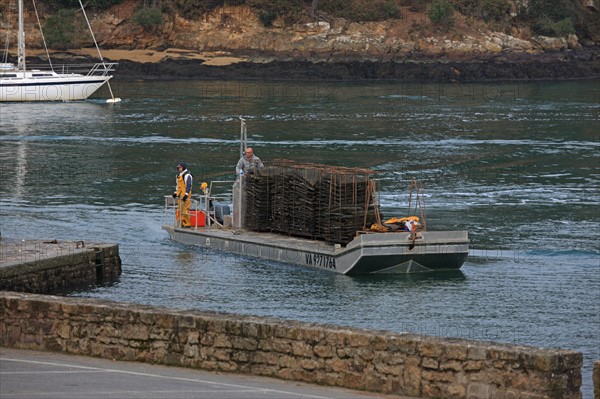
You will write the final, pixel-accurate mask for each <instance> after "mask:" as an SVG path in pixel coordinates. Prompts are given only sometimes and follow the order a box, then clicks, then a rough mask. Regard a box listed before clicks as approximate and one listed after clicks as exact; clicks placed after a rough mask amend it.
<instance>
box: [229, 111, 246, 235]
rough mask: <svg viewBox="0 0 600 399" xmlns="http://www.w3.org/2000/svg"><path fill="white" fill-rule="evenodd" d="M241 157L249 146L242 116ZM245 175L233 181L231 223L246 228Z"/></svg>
mask: <svg viewBox="0 0 600 399" xmlns="http://www.w3.org/2000/svg"><path fill="white" fill-rule="evenodd" d="M240 123H241V126H240V157H243V156H244V154H245V153H246V147H247V146H248V131H247V130H246V120H245V119H244V118H242V117H241V116H240ZM244 183H245V180H244V177H243V176H239V175H238V176H236V177H235V183H233V215H232V218H231V224H232V225H233V228H235V229H243V228H244V216H245V214H246V201H245V200H244V199H245V196H244V189H245V187H244Z"/></svg>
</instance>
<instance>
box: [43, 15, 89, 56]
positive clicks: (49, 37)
mask: <svg viewBox="0 0 600 399" xmlns="http://www.w3.org/2000/svg"><path fill="white" fill-rule="evenodd" d="M75 11H76V10H75V9H61V10H58V12H57V13H56V14H55V15H52V16H51V17H49V18H48V19H47V20H46V22H45V23H44V26H43V31H44V37H45V39H46V44H47V45H48V47H50V48H52V49H57V50H66V49H69V48H76V47H80V45H81V39H82V38H83V37H84V35H85V33H84V32H87V28H85V29H84V26H83V24H84V22H83V21H81V18H76V17H75ZM76 21H77V22H76ZM88 36H89V34H88Z"/></svg>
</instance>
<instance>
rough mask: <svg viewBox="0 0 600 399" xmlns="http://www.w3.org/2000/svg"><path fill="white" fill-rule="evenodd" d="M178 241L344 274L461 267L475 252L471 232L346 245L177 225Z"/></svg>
mask: <svg viewBox="0 0 600 399" xmlns="http://www.w3.org/2000/svg"><path fill="white" fill-rule="evenodd" d="M163 229H164V230H165V231H167V233H168V234H169V235H170V237H171V238H172V239H173V240H174V241H177V242H181V243H184V244H190V245H198V246H201V247H204V248H209V249H213V250H218V251H224V252H228V253H233V254H238V255H243V256H249V257H256V258H262V259H269V260H273V261H278V262H284V263H290V264H295V265H299V266H304V267H310V268H315V269H322V270H327V271H331V272H336V273H341V274H349V275H355V274H376V273H381V274H399V273H416V272H429V271H437V270H457V269H460V268H461V267H462V265H463V263H464V261H465V259H466V258H467V256H468V253H469V239H468V234H467V232H466V231H450V232H423V233H420V238H419V239H418V240H416V241H415V242H414V244H413V241H412V239H410V235H409V234H408V233H406V232H401V233H369V234H361V235H359V236H358V237H356V238H355V239H354V240H353V241H351V242H350V243H349V244H348V245H347V246H346V247H341V246H339V245H334V244H327V243H324V242H321V241H314V240H308V239H302V238H296V237H287V236H282V235H278V234H271V233H256V232H247V231H242V232H240V231H232V230H227V229H220V228H216V227H213V228H208V227H198V228H195V229H194V228H174V227H173V226H171V225H164V226H163Z"/></svg>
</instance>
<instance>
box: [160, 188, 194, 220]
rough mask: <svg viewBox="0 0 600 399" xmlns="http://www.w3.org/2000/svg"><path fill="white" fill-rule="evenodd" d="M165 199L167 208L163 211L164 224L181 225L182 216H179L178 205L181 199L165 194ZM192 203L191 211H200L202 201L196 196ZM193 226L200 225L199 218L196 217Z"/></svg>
mask: <svg viewBox="0 0 600 399" xmlns="http://www.w3.org/2000/svg"><path fill="white" fill-rule="evenodd" d="M164 199H165V208H164V212H163V224H164V225H171V226H174V227H181V220H182V218H181V217H179V218H178V217H177V216H178V215H177V214H178V207H177V201H179V200H178V199H177V198H173V196H172V195H165V196H164ZM190 202H191V204H190V211H192V212H196V214H197V213H198V211H199V205H200V202H199V201H198V200H196V199H194V198H192V199H191V200H190ZM184 216H185V215H184ZM192 227H198V218H197V217H196V218H194V225H193V226H192Z"/></svg>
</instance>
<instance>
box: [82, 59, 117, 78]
mask: <svg viewBox="0 0 600 399" xmlns="http://www.w3.org/2000/svg"><path fill="white" fill-rule="evenodd" d="M117 65H119V64H118V63H117V62H99V63H96V64H94V65H93V66H92V69H90V71H89V72H88V76H92V75H100V76H106V75H108V73H109V72H113V71H115V70H116V68H117Z"/></svg>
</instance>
